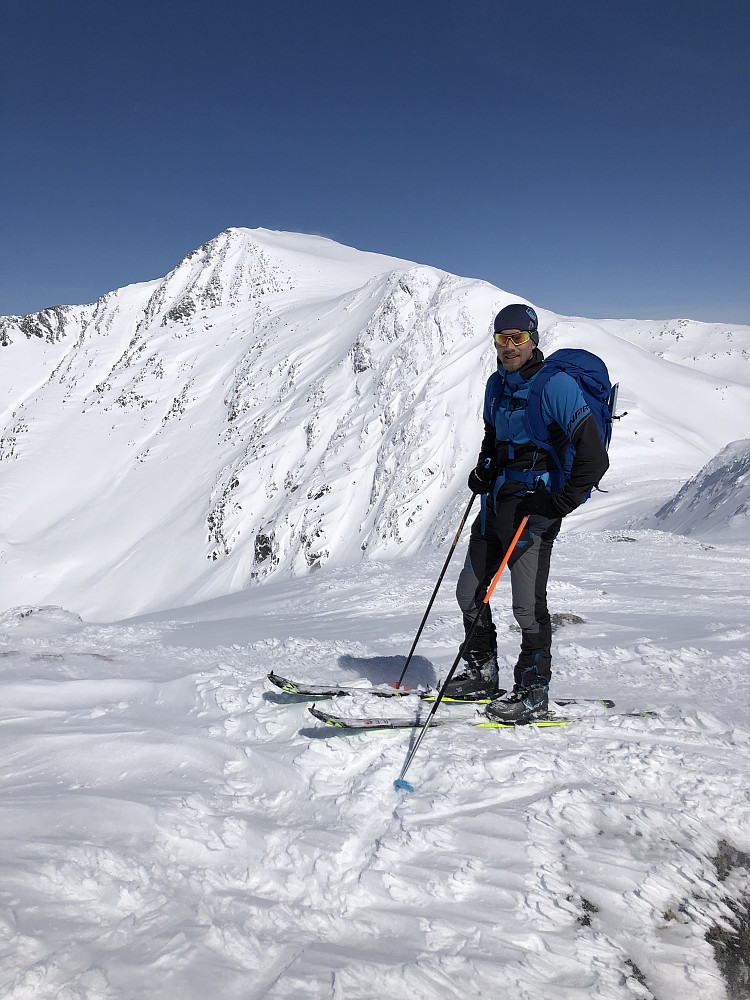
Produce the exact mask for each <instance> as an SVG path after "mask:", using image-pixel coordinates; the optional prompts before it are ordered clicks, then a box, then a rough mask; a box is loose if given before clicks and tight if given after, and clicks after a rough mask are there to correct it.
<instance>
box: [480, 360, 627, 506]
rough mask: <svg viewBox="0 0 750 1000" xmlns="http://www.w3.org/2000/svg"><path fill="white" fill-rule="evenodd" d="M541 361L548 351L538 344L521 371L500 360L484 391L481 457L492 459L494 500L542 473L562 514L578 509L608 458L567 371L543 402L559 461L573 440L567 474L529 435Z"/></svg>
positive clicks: (525, 485)
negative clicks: (530, 406) (533, 386)
mask: <svg viewBox="0 0 750 1000" xmlns="http://www.w3.org/2000/svg"><path fill="white" fill-rule="evenodd" d="M543 364H544V355H543V354H542V352H541V351H540V350H539V349H538V348H535V350H534V353H533V354H532V356H531V358H530V360H529V361H528V362H527V363H526V364H525V365H524V366H523V368H521V369H520V371H516V372H506V371H505V369H504V368H503V367H502V365H500V364H498V368H497V371H495V372H493V374H492V375H490V377H489V379H488V381H487V387H486V389H485V394H484V413H483V416H484V427H485V433H484V439H483V441H482V448H481V451H480V454H479V461H480V463H484V462H485V460H486V459H490V467H491V468H492V470H493V474H494V477H495V481H494V488H493V491H492V495H493V498H494V500H495V502H496V503H497V502H498V501H502V499H503V498H504V497H510V496H519V495H523V494H524V493H525V492H526V490H530V489H534V487H535V486H536V485H537V482H538V481H539V480H540V479H541V480H542V481H543V482H544V483H545V484H546V485H547V489H548V490H549V492H550V493H551V494H553V497H554V500H553V505H554V506H555V508H556V509H557V510H558V511H559V513H560V515H561V516H563V515H564V514H568V513H570V511H571V510H575V508H576V507H577V506H578V505H579V504H580V503H581V502H582V501H583V500H584V499H585V497H586V496H587V495H588V493H589V490H590V489H591V488H592V487H593V486H594V485H595V484H596V483H598V482H599V480H600V479H601V478H602V476H603V475H604V473H605V472H606V471H607V469H608V468H609V459H608V458H607V451H606V448H605V446H604V442H603V441H602V437H601V434H600V433H599V428H598V427H597V425H596V420H595V419H594V417H593V416H592V415H591V412H590V410H589V408H588V405H587V403H586V401H585V399H584V398H583V394H582V393H581V390H580V389H579V387H578V383H577V382H576V381H575V379H573V378H572V377H571V376H570V375H567V374H565V372H557V373H556V374H554V375H553V376H552V377H551V378H550V379H549V381H548V382H547V384H546V385H545V386H544V389H543V390H542V396H541V408H542V419H543V420H544V423H545V425H546V426H547V427H548V429H549V436H550V441H551V445H552V447H553V448H554V449H555V451H556V452H557V454H558V456H559V458H560V460H561V461H562V460H563V457H564V454H565V451H566V449H567V447H568V445H569V444H571V445H572V446H573V449H574V455H573V462H572V466H571V467H570V472H569V473H568V474H567V476H566V475H565V474H564V473H561V472H560V471H559V469H558V467H557V464H556V463H555V461H554V459H553V458H552V457H551V456H550V454H549V453H548V451H546V450H544V449H542V448H540V447H539V446H537V445H536V444H534V442H533V441H531V439H530V433H529V428H528V425H527V420H526V405H527V400H528V395H529V389H530V388H531V384H532V382H533V380H534V377H535V376H536V374H537V373H538V372H539V371H540V370H541V368H542V365H543Z"/></svg>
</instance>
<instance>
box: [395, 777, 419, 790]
mask: <svg viewBox="0 0 750 1000" xmlns="http://www.w3.org/2000/svg"><path fill="white" fill-rule="evenodd" d="M393 787H394V788H395V789H396V791H398V790H399V789H403V790H404V791H405V792H413V791H414V788H413V787H412V786H411V785H410V784H409V782H408V781H404V779H403V778H397V779H396V780H395V781H394V782H393Z"/></svg>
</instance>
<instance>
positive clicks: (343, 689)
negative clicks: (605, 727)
mask: <svg viewBox="0 0 750 1000" xmlns="http://www.w3.org/2000/svg"><path fill="white" fill-rule="evenodd" d="M268 679H269V681H270V682H271V683H272V684H273V685H275V686H276V687H277V688H280V689H281V690H282V691H284V692H286V693H287V694H294V695H297V696H298V697H301V698H314V699H316V700H317V699H319V698H341V697H345V696H348V695H358V694H360V695H362V694H367V695H373V696H374V697H376V698H413V697H418V698H419V699H420V700H421V701H428V702H429V701H435V699H436V698H437V696H438V691H437V690H436V689H435V688H426V689H425V688H415V689H414V690H413V691H412V690H409V688H405V687H402V688H394V687H388V686H387V685H385V684H382V685H370V686H369V687H357V686H355V685H346V684H343V685H341V684H339V685H323V684H304V683H302V682H301V681H293V680H289V679H288V678H287V677H282V676H281V675H280V674H276V673H274V672H273V670H272V671H271V672H270V673H269V675H268ZM505 693H506V692H505V691H504V690H503V689H502V688H500V690H499V691H496V692H495V694H493V695H492V697H489V695H482V694H477V695H476V696H474V697H466V698H449V697H446V696H444V697H443V699H442V700H443V703H445V704H449V705H488V704H489V703H490V702H491V701H493V700H494V699H495V698H501V697H502V696H503V695H504V694H505ZM554 702H555V704H556V705H562V706H565V705H586V704H588V705H602V706H603V707H604V708H614V707H615V703H614V702H613V701H612V700H611V699H610V698H572V697H571V698H555V699H554Z"/></svg>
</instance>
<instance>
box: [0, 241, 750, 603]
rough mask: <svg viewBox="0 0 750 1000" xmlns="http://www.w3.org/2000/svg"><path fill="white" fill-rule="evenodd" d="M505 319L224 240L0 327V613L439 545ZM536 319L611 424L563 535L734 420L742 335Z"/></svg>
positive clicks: (474, 443)
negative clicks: (591, 368)
mask: <svg viewBox="0 0 750 1000" xmlns="http://www.w3.org/2000/svg"><path fill="white" fill-rule="evenodd" d="M513 298H516V296H511V295H509V294H508V293H506V292H503V291H501V290H499V289H497V288H494V287H493V286H491V285H488V284H487V283H485V282H479V281H472V280H469V279H465V278H459V277H456V276H453V275H450V274H447V273H445V272H443V271H440V270H438V269H436V268H431V267H427V266H423V265H420V264H413V263H410V262H407V261H399V260H396V259H394V258H389V257H383V256H380V255H377V254H367V253H360V252H358V251H355V250H352V249H350V248H347V247H341V246H339V245H337V244H335V243H332V242H331V241H328V240H324V239H321V238H318V237H311V236H300V235H294V234H283V233H270V232H267V231H264V230H258V231H250V230H239V229H234V230H228V231H227V232H226V233H223V234H221V235H220V236H218V237H217V238H216V239H214V240H212V241H210V242H209V243H207V244H206V245H205V246H203V247H200V248H199V249H198V250H196V251H194V252H193V253H191V254H190V255H188V256H187V257H186V258H185V259H184V260H183V261H181V262H180V263H179V264H178V266H177V267H176V268H175V269H174V270H173V271H172V272H171V273H170V274H169V275H167V276H166V277H165V278H163V279H160V280H156V281H151V282H146V283H144V284H139V285H131V286H128V287H126V288H122V289H118V290H116V291H113V292H110V293H108V294H107V295H105V296H103V297H102V298H101V299H100V300H99V301H98V302H97V303H94V304H93V305H88V306H76V307H68V306H65V307H55V308H54V309H50V310H45V311H44V312H43V313H40V314H38V315H36V316H31V317H10V318H8V319H6V320H4V321H2V323H0V331H1V334H0V335H1V337H2V340H1V342H2V344H3V345H5V346H3V347H0V357H2V359H3V366H2V368H0V371H2V375H0V379H2V385H3V386H4V387H5V388H6V391H7V395H6V398H7V399H8V400H9V405H8V406H7V409H6V410H5V411H4V416H3V425H2V429H1V430H0V470H2V473H3V479H4V485H5V489H6V496H7V497H8V502H7V504H6V505H5V506H4V510H3V514H4V517H3V527H2V539H1V541H0V605H3V604H4V605H8V604H14V603H18V601H27V602H33V603H57V604H63V605H65V606H66V607H70V608H74V609H76V610H77V611H81V612H83V613H86V614H87V615H95V616H97V617H99V618H112V617H116V616H124V615H128V614H133V613H136V612H140V611H144V610H146V609H150V608H151V609H152V608H158V607H168V606H173V605H175V604H184V603H189V602H192V601H196V600H199V599H204V598H207V597H211V596H217V595H220V594H227V593H233V592H236V591H238V590H241V589H243V588H245V587H247V586H250V585H253V584H255V583H257V582H259V581H264V580H267V579H269V578H273V577H275V576H278V575H279V574H281V575H282V576H289V575H300V574H307V573H309V572H310V571H311V570H314V569H318V568H319V567H321V566H323V565H326V564H330V565H337V566H343V565H350V564H352V563H356V562H359V561H361V560H363V559H371V558H375V559H391V558H395V557H399V558H400V557H404V556H407V555H409V554H411V553H413V552H415V551H417V550H419V549H421V548H423V547H424V546H428V547H429V546H431V545H433V544H435V543H437V544H442V543H443V542H444V541H445V540H446V539H448V538H450V537H451V535H452V533H453V532H454V531H455V524H456V521H457V520H458V517H459V512H460V510H461V509H462V507H463V506H464V505H465V503H466V500H467V495H466V486H465V483H466V476H467V474H468V471H469V469H470V468H471V465H472V464H473V462H474V460H475V458H476V454H477V451H478V447H479V442H480V439H481V404H482V394H483V386H484V382H485V380H486V377H487V375H488V374H489V372H490V371H491V369H492V367H493V365H494V354H493V349H492V346H491V342H490V341H489V338H488V330H489V325H490V321H491V318H492V315H493V313H494V312H495V311H496V310H497V309H498V308H499V307H500V306H502V305H504V304H506V303H507V302H508V301H510V300H511V299H513ZM540 316H541V321H542V330H543V334H542V347H543V348H544V350H545V351H547V352H548V351H551V350H553V349H555V348H557V347H563V346H582V347H587V348H589V349H591V350H594V351H596V352H597V353H600V354H601V355H602V356H603V357H604V358H605V360H606V361H607V363H608V365H609V367H610V370H611V372H612V375H613V377H614V378H615V379H617V380H619V381H620V383H621V396H620V406H621V409H622V410H627V411H628V416H627V417H626V418H625V419H624V420H623V421H622V422H621V423H620V425H618V427H617V428H616V431H615V439H614V442H613V445H612V470H611V472H610V473H609V475H608V476H607V479H606V481H605V488H606V489H608V490H609V493H608V494H606V495H604V494H599V495H597V496H596V498H595V499H594V500H592V501H590V502H589V504H588V505H587V508H586V511H585V514H586V516H585V517H583V516H582V515H579V514H576V515H574V516H573V517H571V518H570V519H568V521H567V522H566V527H567V528H568V529H569V530H577V528H579V527H581V526H586V527H590V526H591V525H592V524H596V526H597V527H598V528H606V527H617V526H622V525H623V524H625V523H627V522H628V519H629V518H632V517H633V516H636V515H642V514H645V513H653V512H654V511H655V510H656V509H657V508H658V507H659V506H661V504H663V503H664V501H665V500H666V499H667V498H668V497H669V496H671V495H673V494H674V492H675V490H676V489H677V487H678V485H679V484H680V483H682V482H684V481H685V479H687V478H689V476H691V475H692V474H694V473H695V471H696V470H697V469H699V468H700V467H701V466H702V465H703V464H704V463H705V461H706V460H707V459H708V458H710V457H711V456H712V455H713V454H715V453H716V452H717V451H718V450H719V449H720V448H721V447H723V446H724V445H725V444H727V442H728V441H730V440H732V439H733V438H736V437H737V432H736V428H737V427H738V426H744V425H745V424H746V422H747V416H748V413H750V361H748V349H749V348H750V331H748V329H747V328H742V327H732V328H731V329H728V328H726V327H724V326H721V325H718V324H717V325H716V326H715V327H711V326H709V325H706V324H695V323H690V322H688V321H682V320H681V321H675V323H673V324H665V323H641V322H636V321H622V320H620V321H614V320H611V321H593V320H583V319H576V318H573V319H565V318H562V317H558V316H555V315H553V314H552V313H548V312H544V311H543V310H542V311H540ZM703 358H705V360H706V363H705V364H702V363H701V359H703ZM688 400H689V405H687V403H686V401H688Z"/></svg>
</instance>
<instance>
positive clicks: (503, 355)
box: [495, 330, 536, 372]
mask: <svg viewBox="0 0 750 1000" xmlns="http://www.w3.org/2000/svg"><path fill="white" fill-rule="evenodd" d="M500 332H501V333H504V334H506V336H513V334H514V333H520V331H519V330H501V331H500ZM495 347H496V348H497V360H498V361H499V362H500V364H501V365H502V366H503V368H504V369H505V370H506V372H517V371H518V369H519V368H523V366H524V365H525V364H526V362H527V361H528V360H529V358H530V357H531V355H532V354H533V353H534V348H535V347H536V344H535V343H534V341H533V340H531V338H529V339H528V340H527V341H526V343H525V344H521V345H520V347H519V346H517V345H516V344H514V343H513V341H512V340H509V341H508V343H507V344H506V345H505V347H501V346H500V345H499V344H496V345H495Z"/></svg>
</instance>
